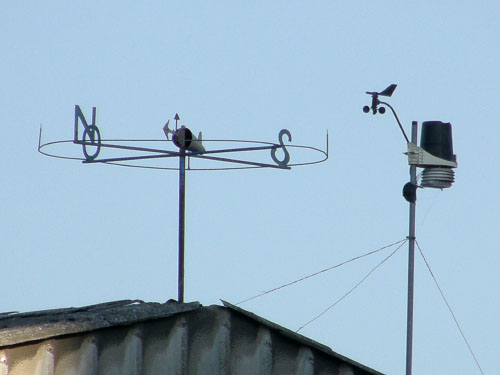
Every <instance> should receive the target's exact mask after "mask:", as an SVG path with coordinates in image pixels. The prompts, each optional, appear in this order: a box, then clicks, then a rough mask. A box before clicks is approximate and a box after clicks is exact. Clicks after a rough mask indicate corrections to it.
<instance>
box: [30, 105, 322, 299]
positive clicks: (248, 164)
mask: <svg viewBox="0 0 500 375" xmlns="http://www.w3.org/2000/svg"><path fill="white" fill-rule="evenodd" d="M174 120H175V128H174V127H172V128H170V120H168V121H167V123H166V124H165V125H164V126H163V133H164V134H165V137H166V139H161V140H160V139H102V138H101V131H100V130H99V128H98V126H97V121H96V108H95V107H93V108H92V120H91V122H90V123H89V122H88V121H87V118H86V117H85V116H84V114H83V112H82V110H81V108H80V106H79V105H75V117H74V134H73V139H72V140H60V141H53V142H47V143H43V144H42V140H41V138H42V129H41V127H40V135H39V140H38V151H39V152H40V153H41V154H43V155H46V156H50V157H56V158H62V159H72V160H81V161H82V162H83V163H85V164H93V163H104V164H111V165H119V166H126V167H135V168H152V169H162V170H178V171H179V263H178V301H179V302H183V301H184V235H185V186H186V171H199V170H230V169H248V168H276V169H285V170H289V169H291V168H292V167H294V166H301V165H310V164H318V163H322V162H324V161H326V160H327V159H328V133H327V134H326V150H321V149H319V148H315V147H311V146H302V145H293V144H291V143H287V144H285V138H286V140H287V141H288V142H291V141H292V135H291V133H290V131H288V130H287V129H282V130H281V131H280V132H279V135H278V139H279V144H277V143H272V142H262V141H253V140H234V139H232V140H224V139H211V140H203V139H202V133H201V132H199V134H198V136H195V135H194V134H193V132H192V131H191V130H190V129H188V128H187V127H186V126H185V125H181V126H179V120H180V117H179V115H178V114H177V113H176V114H175V117H174ZM81 128H83V131H82V132H81V133H80V130H81ZM165 142H167V143H170V142H171V143H173V144H174V145H175V146H176V147H177V148H178V150H173V151H172V150H168V149H166V148H165ZM67 143H73V144H77V145H81V146H82V151H83V158H82V157H73V156H67V155H62V154H61V153H56V152H55V151H52V152H49V150H48V149H49V148H50V147H56V146H58V145H61V144H67ZM146 143H147V144H148V145H149V144H151V143H156V144H159V146H158V148H156V147H155V148H153V147H144V144H146ZM204 143H205V145H209V144H220V143H225V144H226V146H227V144H229V143H230V144H238V145H239V146H237V147H225V148H224V147H222V148H221V147H214V148H213V149H212V148H209V147H208V149H207V148H205V145H204ZM137 144H139V145H137ZM242 144H244V145H245V147H243V146H242ZM292 148H293V149H294V150H296V151H298V152H297V154H300V153H302V158H303V159H302V160H301V161H297V162H294V163H291V156H290V152H289V149H292ZM104 150H107V152H108V153H111V152H112V151H113V150H114V151H118V150H122V151H125V152H127V153H132V152H133V153H135V154H134V155H125V156H117V155H106V157H101V151H103V153H104ZM265 151H267V152H270V156H271V159H272V161H273V162H274V163H270V162H264V161H260V160H255V159H254V160H245V159H236V158H227V157H222V156H219V155H220V154H230V155H238V154H249V153H251V154H252V155H255V156H256V153H257V152H261V159H262V152H265ZM304 153H305V154H308V153H309V154H312V155H313V156H311V155H306V156H305V157H304ZM297 156H298V155H297ZM186 157H187V165H186ZM173 158H178V159H179V165H178V167H176V166H167V165H165V164H161V165H151V164H146V163H151V162H152V161H154V160H157V159H161V160H164V159H173ZM191 158H195V159H197V160H200V161H203V162H217V163H224V164H223V165H222V166H220V164H217V165H218V166H213V164H211V165H208V166H200V167H191ZM138 163H142V164H138ZM228 164H231V165H230V166H228Z"/></svg>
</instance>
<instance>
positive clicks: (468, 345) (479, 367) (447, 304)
mask: <svg viewBox="0 0 500 375" xmlns="http://www.w3.org/2000/svg"><path fill="white" fill-rule="evenodd" d="M415 243H416V244H417V247H418V250H419V251H420V255H422V258H423V259H424V262H425V265H426V266H427V269H428V270H429V273H430V274H431V276H432V279H433V280H434V283H435V284H436V287H437V288H438V290H439V293H440V294H441V298H443V301H444V303H445V304H446V307H448V311H449V312H450V314H451V316H452V317H453V320H454V321H455V324H456V326H457V328H458V330H459V331H460V334H461V335H462V338H463V339H464V341H465V344H466V345H467V348H468V349H469V352H470V354H471V355H472V358H474V362H476V365H477V368H478V369H479V372H480V373H481V374H483V375H484V372H483V370H482V369H481V366H480V365H479V361H478V360H477V357H476V355H475V354H474V352H473V351H472V347H471V346H470V344H469V341H467V338H466V337H465V334H464V331H463V330H462V328H461V327H460V324H459V323H458V320H457V317H456V316H455V314H454V313H453V310H452V309H451V306H450V304H449V303H448V300H447V299H446V297H445V296H444V293H443V290H442V289H441V287H440V286H439V283H438V282H437V279H436V277H435V276H434V273H433V272H432V270H431V267H430V266H429V263H428V262H427V259H426V258H425V256H424V253H423V251H422V249H421V248H420V245H419V244H418V241H416V240H415Z"/></svg>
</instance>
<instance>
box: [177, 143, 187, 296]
mask: <svg viewBox="0 0 500 375" xmlns="http://www.w3.org/2000/svg"><path fill="white" fill-rule="evenodd" d="M185 197H186V150H185V149H184V148H181V149H180V155H179V265H178V267H179V268H178V273H177V274H178V283H177V296H178V297H177V301H178V302H181V303H182V302H184V222H185V220H184V216H185V215H184V214H185V208H186V205H185Z"/></svg>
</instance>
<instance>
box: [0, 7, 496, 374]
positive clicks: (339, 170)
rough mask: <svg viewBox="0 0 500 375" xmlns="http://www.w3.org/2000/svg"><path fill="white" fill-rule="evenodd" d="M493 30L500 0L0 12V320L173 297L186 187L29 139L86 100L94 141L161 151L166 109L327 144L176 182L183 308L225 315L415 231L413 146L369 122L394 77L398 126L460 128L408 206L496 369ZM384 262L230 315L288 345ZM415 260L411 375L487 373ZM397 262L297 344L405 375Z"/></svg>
mask: <svg viewBox="0 0 500 375" xmlns="http://www.w3.org/2000/svg"><path fill="white" fill-rule="evenodd" d="M499 19H500V5H499V4H498V2H497V1H479V2H478V1H458V2H457V1H439V2H436V1H419V2H416V1H411V2H410V1H406V2H402V1H385V2H373V1H370V2H369V1H351V2H339V1H317V2H297V1H286V2H285V1H277V2H272V3H270V2H261V1H256V2H255V1H254V2H230V1H224V2H220V1H219V2H218V1H215V2H196V3H189V2H177V3H175V2H166V1H165V2H164V1H150V2H145V3H144V4H143V5H139V3H138V2H132V1H119V2H118V1H108V2H97V1H81V2H67V1H52V2H35V1H25V2H12V1H11V2H6V3H5V4H3V6H2V12H1V14H0V42H1V44H0V45H1V48H2V55H1V59H0V78H1V80H0V82H1V84H0V123H1V126H2V129H3V136H4V138H3V142H2V147H1V148H0V155H1V165H2V179H1V184H0V193H1V196H2V200H1V202H2V209H1V216H0V218H1V227H0V228H1V229H0V234H1V236H2V246H1V255H2V272H1V275H2V303H1V304H0V311H11V310H16V311H30V310H41V309H47V308H57V307H69V306H81V305H86V304H93V303H99V302H105V301H110V300H117V299H127V298H131V299H133V298H139V299H143V300H147V301H158V302H164V301H166V300H167V299H169V298H175V297H176V294H177V285H176V283H177V274H176V267H177V266H176V264H177V240H176V238H177V192H178V179H177V178H178V176H177V174H176V173H175V172H165V171H152V170H141V169H132V168H120V167H112V166H106V165H83V164H81V163H79V162H77V161H67V160H58V159H51V158H46V157H43V156H42V155H41V154H39V153H38V152H37V143H38V132H39V126H40V123H43V140H44V141H55V140H61V139H71V138H72V135H73V112H74V105H75V104H79V105H81V106H82V108H83V110H84V111H85V113H86V114H87V115H88V116H90V111H91V108H92V106H96V107H97V118H98V120H97V121H98V125H99V127H100V129H101V133H102V135H103V138H158V139H162V138H163V132H162V126H163V124H164V123H165V122H166V120H168V119H171V118H172V117H173V116H174V114H175V113H176V112H178V113H179V114H180V116H181V119H182V123H184V124H186V125H187V126H188V127H190V128H191V129H192V130H193V131H195V132H198V131H200V130H201V131H203V134H204V137H205V138H211V139H214V138H216V139H220V138H227V139H257V140H262V141H270V142H276V141H277V135H278V132H279V130H280V129H282V128H287V129H289V130H290V132H291V133H292V136H293V141H294V143H295V144H302V145H311V146H315V147H320V148H323V147H324V146H325V136H326V131H327V130H328V131H329V134H330V159H329V160H328V161H327V162H326V163H324V164H320V165H317V166H311V167H299V168H295V169H293V170H292V171H279V170H247V171H234V172H192V173H188V176H187V193H186V194H187V212H186V213H187V219H186V225H187V229H186V230H187V233H186V235H187V240H186V300H187V301H192V300H198V301H200V302H201V303H203V304H204V305H210V304H216V303H219V298H222V299H225V300H227V301H229V302H233V303H236V302H238V301H241V300H243V299H245V298H247V297H251V296H253V295H255V294H258V293H259V292H261V291H263V290H268V289H271V288H273V287H275V286H278V285H281V284H284V283H286V282H289V281H292V280H294V279H296V278H299V277H301V276H304V275H307V274H310V273H312V272H315V271H318V270H321V269H323V268H326V267H328V266H332V265H335V264H337V263H340V262H342V261H344V260H346V259H349V258H352V257H354V256H357V255H360V254H363V253H365V252H368V251H369V250H374V249H377V248H379V247H381V246H384V245H387V244H389V243H392V242H396V241H398V240H401V239H404V238H405V237H406V236H407V234H408V204H407V202H406V201H404V199H403V197H402V196H401V190H402V186H403V185H404V184H405V183H406V182H407V181H408V179H409V176H408V166H407V160H406V157H405V156H404V155H403V152H405V151H406V144H405V142H404V139H403V137H402V136H401V133H400V131H399V129H398V128H397V124H396V122H395V121H394V119H393V118H392V117H391V116H390V115H389V114H386V115H384V116H372V115H366V114H364V113H363V112H362V110H361V108H362V106H363V105H365V104H369V97H368V96H367V95H366V94H365V91H367V90H382V89H383V88H385V87H386V86H387V85H388V84H390V83H397V84H398V88H397V90H396V92H395V93H394V96H393V97H392V98H391V103H392V104H393V105H394V107H395V108H396V110H397V111H398V113H399V116H400V118H401V120H402V121H403V123H404V125H405V127H406V130H407V132H409V129H410V124H411V121H412V120H417V121H420V122H421V121H426V120H442V121H450V122H452V124H453V132H454V148H455V153H456V154H457V157H458V163H459V168H458V169H457V170H456V183H455V184H454V186H453V187H452V188H451V189H448V190H445V191H439V190H430V189H427V190H423V191H422V190H419V196H418V201H417V239H418V241H419V243H420V245H421V247H422V249H423V251H424V253H425V254H426V256H427V259H428V261H429V263H430V264H431V267H432V269H433V271H434V273H435V275H436V277H437V279H438V281H439V282H440V285H441V287H442V289H443V291H444V293H445V294H446V296H447V298H448V301H449V303H450V304H451V306H452V308H453V309H454V312H455V314H456V316H457V318H458V320H459V321H460V323H461V325H462V328H463V330H464V332H465V334H466V335H467V338H468V339H469V342H470V344H471V346H472V348H473V350H474V352H475V353H476V355H477V357H478V359H479V362H480V364H481V365H482V367H483V370H484V372H485V373H487V374H494V373H496V371H497V369H498V366H499V358H500V345H499V343H498V337H499V336H500V327H499V324H498V315H499V310H500V292H499V285H500V277H499V274H498V271H497V268H498V265H499V264H500V251H499V250H500V248H499V247H500V246H499V245H498V239H497V237H496V235H497V233H498V230H499V228H500V226H499V220H498V209H499V194H498V186H499V182H500V180H499V177H498V168H499V166H500V165H499V157H498V152H497V150H498V147H499V145H500V142H499V138H500V137H499V131H498V125H499V124H500V112H499V106H498V92H499V90H500V78H499V77H500V75H499V73H498V62H499V61H500V48H499V46H500V26H499V23H498V20H499ZM64 152H68V153H69V154H71V155H73V154H76V155H77V156H80V149H79V147H78V146H76V145H75V146H69V147H68V148H66V149H64ZM103 155H104V154H103ZM291 157H292V162H293V161H294V159H293V158H294V154H293V153H292V155H291ZM269 161H271V160H270V158H269ZM388 253H389V252H384V253H379V254H377V255H373V256H371V257H367V258H363V260H360V261H358V262H355V263H351V264H350V265H348V266H345V267H343V268H340V269H337V270H332V271H330V272H328V273H325V274H322V275H321V276H318V277H316V278H313V279H310V280H308V281H305V282H303V283H300V284H298V285H296V286H292V287H289V288H286V289H283V290H282V291H278V292H276V293H273V294H269V295H267V296H264V297H262V298H259V299H255V300H253V301H251V302H248V303H246V304H243V305H241V307H243V308H246V309H248V310H251V311H253V312H255V313H257V314H259V315H261V316H263V317H265V318H268V319H270V320H272V321H274V322H277V323H279V324H282V325H284V326H286V327H288V328H290V329H297V328H298V327H300V326H301V325H302V324H303V323H305V322H306V321H308V320H309V319H311V318H312V317H314V316H315V315H316V314H318V313H320V312H321V311H322V310H323V309H324V308H326V307H327V306H328V305H330V304H331V303H333V302H334V301H335V300H336V299H338V298H339V297H340V296H342V295H343V294H344V293H345V292H346V291H347V290H348V289H349V288H351V287H352V286H353V285H354V284H355V283H356V282H357V281H358V280H359V279H361V278H362V277H363V276H364V275H365V274H366V273H367V272H368V271H369V270H370V269H371V268H372V267H374V266H375V265H376V264H377V263H378V262H379V261H380V260H381V259H383V257H384V256H386V255H388ZM416 259H417V263H416V281H415V282H416V291H415V344H414V373H416V374H436V373H447V374H476V373H477V374H478V373H479V371H478V369H477V367H476V365H475V363H474V361H473V359H472V358H471V356H470V354H469V352H468V351H467V348H466V346H465V344H464V343H463V341H462V338H461V336H460V334H459V332H458V330H457V329H456V327H455V325H454V323H453V321H452V319H451V317H450V315H449V313H448V311H447V309H446V306H445V305H444V303H443V302H442V300H441V297H440V296H439V293H438V291H437V290H436V288H435V286H434V284H433V281H432V279H431V277H430V276H429V274H428V272H427V270H426V268H425V264H424V263H423V262H422V260H421V258H420V256H419V255H418V254H417V258H416ZM406 266H407V247H406V246H405V247H403V248H402V249H400V251H398V253H397V254H396V255H395V256H394V257H392V258H391V259H390V260H389V261H387V262H386V263H385V264H384V265H383V266H381V267H380V268H379V269H378V270H377V271H376V272H375V273H373V274H372V275H371V276H370V277H369V278H368V279H367V280H366V282H365V283H363V284H362V285H361V286H360V287H359V288H358V289H357V290H356V291H355V292H354V293H352V294H351V295H350V296H349V297H348V298H346V299H345V300H344V301H342V302H341V303H340V304H339V305H337V306H336V307H335V308H333V309H332V310H330V311H329V312H328V313H327V314H325V315H324V316H323V317H322V318H321V319H318V320H317V321H315V322H314V323H312V324H310V325H309V326H307V327H306V328H304V329H303V330H302V331H301V333H303V334H304V335H306V336H308V337H310V338H312V339H315V340H318V341H320V342H321V343H324V344H326V345H328V346H330V347H332V349H333V350H335V351H337V352H339V353H341V354H343V355H345V356H348V357H350V358H352V359H354V360H357V361H359V362H361V363H363V364H365V365H368V366H371V367H373V368H375V369H377V370H379V371H382V372H385V373H388V374H401V373H403V372H404V359H405V356H404V353H405V328H406V322H405V321H406Z"/></svg>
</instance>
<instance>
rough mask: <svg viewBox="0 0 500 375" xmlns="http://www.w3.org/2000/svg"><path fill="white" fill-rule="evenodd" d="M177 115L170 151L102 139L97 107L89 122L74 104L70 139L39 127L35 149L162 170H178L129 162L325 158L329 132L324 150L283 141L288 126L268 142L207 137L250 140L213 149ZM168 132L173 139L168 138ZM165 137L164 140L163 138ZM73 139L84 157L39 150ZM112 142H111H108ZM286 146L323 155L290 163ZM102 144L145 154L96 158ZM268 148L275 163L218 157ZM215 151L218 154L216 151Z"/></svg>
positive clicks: (282, 165) (279, 163)
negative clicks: (45, 137) (45, 135)
mask: <svg viewBox="0 0 500 375" xmlns="http://www.w3.org/2000/svg"><path fill="white" fill-rule="evenodd" d="M179 119H180V118H179V116H178V115H177V114H176V115H175V129H170V127H169V124H170V120H169V121H167V123H166V124H165V126H164V127H163V131H164V134H165V136H166V138H167V141H172V142H173V143H174V145H175V146H177V147H178V148H179V149H180V150H179V151H169V150H164V149H156V148H149V147H136V146H131V145H123V144H117V143H114V142H116V141H120V142H123V141H128V142H158V141H160V140H140V139H132V140H112V139H108V140H104V139H101V133H100V131H99V128H98V127H97V125H96V108H95V107H93V108H92V122H91V123H90V124H89V122H88V121H87V119H86V118H85V116H84V114H83V112H82V110H81V108H80V106H78V105H75V121H74V137H73V140H72V141H69V140H66V141H55V142H47V143H44V144H42V143H41V129H40V139H39V144H38V151H39V152H40V153H42V154H44V155H46V156H50V157H56V158H62V159H73V160H75V159H76V160H82V161H83V163H105V164H112V165H118V166H126V167H135V168H148V169H163V170H178V168H169V167H156V166H146V165H137V164H131V163H130V162H131V161H137V160H148V159H159V158H169V157H179V156H181V153H182V154H184V155H185V156H188V157H194V158H198V159H205V160H210V161H217V162H225V163H236V164H240V165H243V166H239V167H222V168H192V169H191V168H188V169H189V170H229V169H248V168H278V169H290V167H292V166H299V165H310V164H318V163H321V162H323V161H325V160H327V159H328V134H327V150H326V152H325V151H323V150H320V149H318V148H315V147H310V146H300V145H292V144H285V141H284V138H285V137H286V138H288V142H291V141H292V135H291V133H290V131H289V130H287V129H282V130H281V131H280V132H279V135H278V138H279V144H275V143H271V142H262V141H250V140H206V142H244V143H246V144H253V145H252V146H250V147H239V148H226V149H216V150H208V151H207V150H206V149H205V147H204V145H203V139H202V134H201V132H200V133H199V134H198V136H195V135H194V134H193V132H192V131H191V130H190V129H188V128H187V127H185V126H181V127H178V120H179ZM80 124H81V126H83V133H82V135H81V138H80V135H79V128H80ZM170 135H171V136H172V139H171V140H170ZM163 141H164V140H163ZM70 142H71V143H74V144H81V145H82V149H83V156H84V158H83V159H81V158H76V157H68V156H62V155H57V154H54V153H50V152H48V151H46V150H42V149H44V148H45V147H48V146H53V145H56V144H61V143H70ZM108 142H111V143H108ZM287 147H288V148H302V149H309V150H313V151H315V152H320V153H322V154H323V158H322V159H319V160H314V161H309V162H302V163H295V164H291V163H290V153H289V151H288V150H287ZM103 148H113V149H122V150H128V151H140V152H147V153H149V154H148V155H140V156H128V157H119V158H105V159H104V158H102V159H98V156H99V154H100V152H101V150H102V149H103ZM278 149H281V150H282V154H283V155H282V156H283V158H282V159H279V158H278V157H277V155H276V153H277V150H278ZM262 150H269V151H270V154H271V159H272V160H273V161H274V163H275V164H268V163H262V162H256V161H250V160H239V159H233V158H226V157H221V156H219V155H218V154H223V153H236V152H251V151H262ZM215 154H217V155H215Z"/></svg>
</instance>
